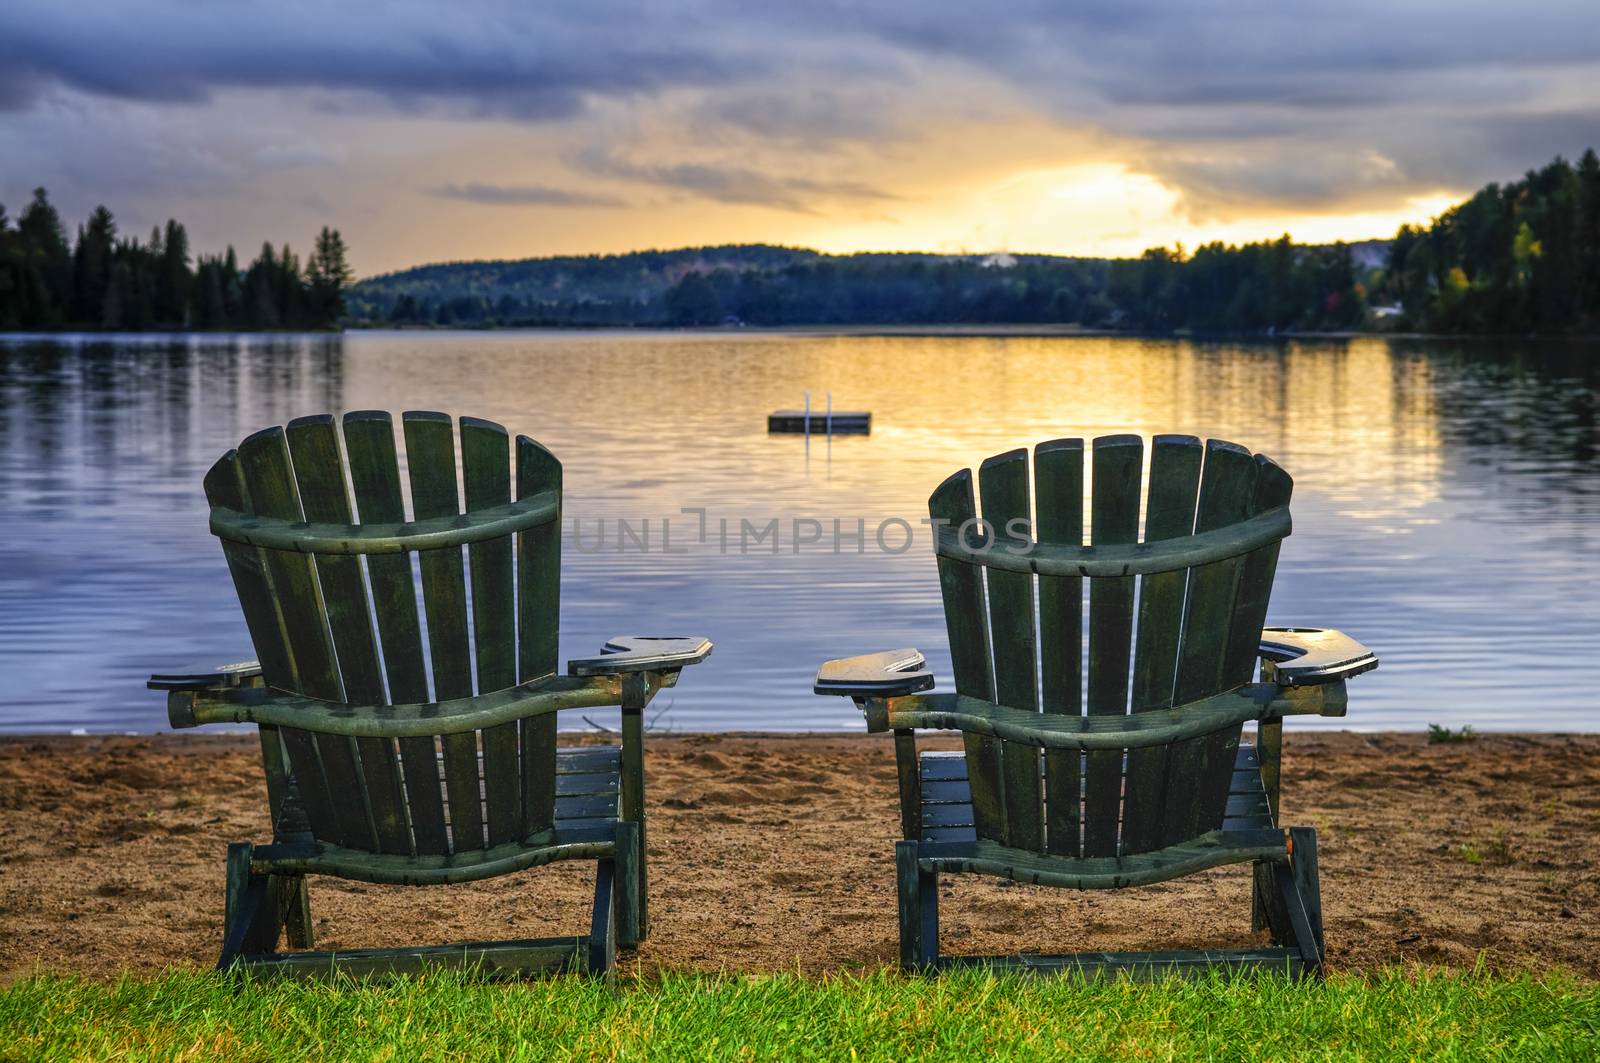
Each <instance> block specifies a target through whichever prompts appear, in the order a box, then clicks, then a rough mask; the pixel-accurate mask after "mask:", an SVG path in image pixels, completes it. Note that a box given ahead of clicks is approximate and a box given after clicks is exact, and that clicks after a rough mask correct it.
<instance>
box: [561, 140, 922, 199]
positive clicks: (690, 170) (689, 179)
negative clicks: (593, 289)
mask: <svg viewBox="0 0 1600 1063" xmlns="http://www.w3.org/2000/svg"><path fill="white" fill-rule="evenodd" d="M577 163H578V165H579V166H581V167H582V168H583V169H585V170H587V171H589V172H590V173H593V174H597V175H600V176H604V177H611V178H617V179H621V180H625V181H636V182H639V183H641V184H648V185H653V186H655V187H658V188H667V189H673V190H675V191H679V192H687V193H689V194H690V195H694V196H699V197H701V198H703V199H711V200H715V201H717V202H719V203H738V204H752V205H756V206H762V207H772V208H774V209H776V210H787V211H794V212H797V213H801V214H815V213H818V211H819V209H820V206H821V204H822V203H823V202H826V201H831V200H890V199H894V198H896V197H894V196H893V195H891V194H889V193H888V192H885V191H882V190H881V189H877V188H874V187H872V186H871V185H869V184H867V183H865V182H863V181H855V180H837V181H830V180H818V179H815V178H809V177H798V176H793V175H776V174H770V173H764V172H762V171H760V170H753V169H749V168H747V167H743V166H720V165H712V164H709V163H697V162H684V163H667V164H659V163H636V162H630V161H628V160H626V159H621V158H618V157H616V156H614V155H610V154H606V153H604V152H601V151H589V152H585V153H583V154H582V155H581V156H579V158H578V159H577Z"/></svg>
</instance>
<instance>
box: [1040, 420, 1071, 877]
mask: <svg viewBox="0 0 1600 1063" xmlns="http://www.w3.org/2000/svg"><path fill="white" fill-rule="evenodd" d="M1033 479H1034V489H1033V496H1034V510H1035V518H1034V522H1035V524H1036V525H1037V527H1036V528H1035V529H1034V537H1035V538H1036V539H1038V541H1039V542H1040V543H1041V544H1043V545H1057V546H1067V547H1078V548H1081V547H1082V546H1083V440H1081V439H1056V440H1051V441H1050V442H1047V443H1040V444H1039V445H1038V446H1037V447H1035V448H1034V451H1033ZM1039 648H1040V654H1039V685H1040V691H1041V694H1042V702H1043V704H1042V705H1041V708H1043V710H1044V711H1045V712H1047V713H1055V714H1057V715H1064V716H1077V715H1079V714H1080V713H1082V712H1083V689H1082V678H1083V579H1082V578H1081V577H1079V576H1048V575H1041V576H1040V577H1039ZM1082 778H1083V757H1082V755H1081V754H1080V753H1079V752H1078V751H1077V750H1055V749H1047V750H1045V751H1044V802H1045V804H1044V818H1045V841H1046V845H1047V846H1048V848H1049V851H1050V852H1052V853H1056V854H1058V855H1062V856H1077V855H1078V851H1079V832H1080V827H1081V824H1080V818H1079V813H1080V811H1081V795H1080V791H1081V788H1082Z"/></svg>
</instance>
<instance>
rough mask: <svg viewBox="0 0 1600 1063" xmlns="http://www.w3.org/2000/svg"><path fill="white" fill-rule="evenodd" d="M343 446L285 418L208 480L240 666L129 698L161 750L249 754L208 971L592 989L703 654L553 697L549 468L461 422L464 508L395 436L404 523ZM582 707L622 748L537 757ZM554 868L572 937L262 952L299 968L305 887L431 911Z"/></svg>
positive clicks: (410, 435) (671, 653)
mask: <svg viewBox="0 0 1600 1063" xmlns="http://www.w3.org/2000/svg"><path fill="white" fill-rule="evenodd" d="M339 427H340V426H339V425H337V424H336V423H335V421H334V419H333V418H331V417H310V418H300V419H299V420H296V421H294V422H291V423H290V424H289V425H288V426H287V429H283V428H277V429H268V430H266V431H264V432H259V433H257V434H256V435H254V436H251V437H250V438H249V439H247V440H245V441H244V443H242V444H241V445H240V447H239V449H238V450H237V451H230V452H229V453H228V454H226V455H224V456H223V458H222V459H221V460H220V461H219V462H218V463H217V464H216V465H215V466H214V467H213V468H212V470H211V472H210V473H209V474H208V475H207V477H206V493H207V497H208V499H209V500H210V502H211V507H212V509H211V528H212V531H213V532H214V533H215V534H216V535H217V536H218V537H219V538H220V539H221V540H222V543H223V550H224V554H225V556H226V557H227V560H228V563H229V568H230V570H231V572H232V574H233V577H234V582H235V585H236V589H237V590H238V593H239V600H240V604H241V606H242V607H243V610H244V614H245V619H246V621H247V624H248V626H249V628H250V632H251V638H252V641H253V642H254V643H255V646H256V650H257V653H258V655H259V659H258V660H256V661H249V662H244V663H242V664H236V665H226V666H222V667H220V668H210V669H198V670H180V671H177V672H167V673H161V674H157V675H154V676H152V677H151V679H150V683H149V686H150V687H152V688H154V689H161V690H165V691H167V693H168V717H169V719H170V721H171V723H172V725H173V726H174V727H177V728H185V727H195V726H200V725H204V724H210V723H249V724H255V725H256V726H257V728H258V731H259V735H260V742H261V758H262V767H263V770H264V772H265V775H266V782H267V792H268V804H269V809H270V813H271V820H272V833H273V841H272V843H271V844H270V845H261V846H256V845H252V844H249V843H238V844H235V845H233V846H231V847H230V849H229V853H228V864H227V867H228V888H227V897H226V907H225V912H226V918H225V930H224V945H223V949H222V954H221V958H220V959H219V961H218V966H219V967H221V968H232V967H248V968H250V969H252V970H257V971H260V972H262V973H264V974H273V975H277V974H320V973H330V972H333V971H345V972H349V973H356V974H371V973H380V972H405V971H412V970H416V969H419V968H421V967H423V966H427V965H440V964H444V965H458V966H459V965H472V966H476V967H479V968H482V969H483V970H484V971H486V972H487V973H492V974H501V975H520V974H528V973H532V972H535V971H541V970H569V969H582V970H589V971H591V972H595V973H604V972H607V971H609V970H610V969H611V965H612V962H613V958H614V956H615V954H616V950H617V949H618V948H632V947H633V946H635V945H636V944H637V943H638V942H639V941H641V940H643V938H644V937H645V936H646V935H647V934H648V932H649V907H648V867H647V858H646V836H645V833H646V824H645V814H644V785H645V780H644V752H643V742H644V722H643V712H644V709H645V707H646V706H647V705H648V704H649V703H650V700H651V698H652V697H654V695H655V693H656V692H657V691H658V690H660V689H662V688H663V687H669V686H672V685H674V684H675V683H676V682H677V680H678V677H679V674H680V673H681V671H682V669H683V668H685V667H688V666H690V665H693V664H697V663H699V662H700V661H703V660H704V659H705V658H706V657H707V656H708V655H709V654H710V652H711V649H712V647H711V643H710V642H709V641H708V640H706V639H703V638H653V637H645V636H624V637H620V638H616V639H612V640H611V641H610V642H608V643H606V645H605V646H604V647H603V648H602V652H601V653H600V654H598V655H595V656H593V657H584V658H578V659H574V660H571V661H569V662H568V665H567V673H568V674H567V675H564V676H563V675H558V674H556V673H555V670H554V666H555V649H556V627H557V617H558V610H559V600H560V598H559V578H560V554H559V547H560V534H559V529H560V524H559V520H560V507H561V467H560V463H559V462H557V461H556V460H555V458H554V457H553V456H552V455H550V453H549V452H548V451H546V450H544V448H542V447H540V446H539V445H538V444H537V443H535V442H533V441H532V440H530V439H528V438H526V437H519V438H518V439H517V440H516V441H515V445H514V446H512V445H511V444H510V441H509V438H508V437H507V435H506V432H505V430H504V429H503V428H501V427H500V426H499V425H496V424H493V423H491V422H487V421H480V420H476V419H473V418H463V419H462V420H461V422H460V451H459V456H460V464H461V468H462V470H463V472H464V474H465V481H466V482H465V497H466V503H465V506H464V507H463V506H461V505H460V504H459V503H458V501H457V497H458V496H457V484H456V456H457V451H456V447H455V431H454V425H453V422H452V420H451V418H449V417H447V416H445V415H443V414H437V413H428V412H420V413H418V412H414V413H407V414H405V415H404V418H403V427H404V433H405V440H406V443H407V450H408V451H409V463H408V464H409V474H410V478H411V496H412V503H413V514H412V516H411V518H410V519H406V517H405V514H404V513H403V512H402V495H401V491H400V479H399V477H400V466H399V464H398V458H397V450H396V447H395V439H394V425H393V422H392V421H391V420H390V418H389V416H388V415H387V414H383V413H376V412H361V413H353V414H348V415H346V416H345V418H344V420H343V425H342V427H343V433H342V435H341V434H340V432H339ZM508 450H509V451H512V452H514V459H515V460H514V469H513V461H512V459H511V457H509V456H508ZM513 473H514V474H513ZM352 502H354V504H355V506H357V507H359V509H360V514H361V517H362V518H363V519H362V522H360V523H358V522H357V521H356V511H355V508H353V507H352ZM412 554H415V555H417V558H418V561H417V564H418V568H419V570H420V573H421V579H420V584H419V585H418V584H416V583H415V581H414V577H413V571H414V570H413V568H412V560H411V559H410V558H409V557H408V556H407V555H412ZM469 560H470V583H469V581H468V565H467V564H466V562H467V561H469ZM418 586H420V590H421V593H420V594H419V593H418ZM469 587H470V590H471V598H470V612H471V620H472V626H471V627H470V628H469V625H468V615H467V614H468V609H469V598H468V593H467V591H468V588H469ZM424 610H425V614H426V618H427V641H426V644H425V643H424V641H423V637H422V628H421V625H420V623H419V617H420V615H421V612H422V611H424ZM380 647H381V650H382V655H381V658H380V655H379V648H380ZM430 676H431V680H430ZM430 691H431V692H432V693H434V694H435V698H434V699H433V700H428V699H427V698H426V697H418V695H426V694H428V693H430ZM596 706H618V707H620V709H621V715H622V734H621V739H622V741H621V746H620V747H615V746H611V747H569V748H559V749H558V747H557V744H556V727H555V723H556V714H557V713H558V712H560V711H562V710H565V709H580V708H591V707H596ZM575 859H592V860H595V861H596V866H597V871H596V882H595V894H594V907H593V914H592V919H591V926H590V932H589V934H587V935H584V936H580V937H571V938H560V939H553V940H537V941H512V942H470V943H462V944H456V945H444V946H428V947H418V948H408V949H373V950H356V951H341V952H307V951H299V952H289V953H281V952H279V951H278V945H279V942H280V940H282V939H284V938H287V942H288V944H289V945H290V947H291V948H293V949H297V950H308V949H310V948H312V943H313V934H312V921H311V915H310V906H309V898H308V893H307V890H306V885H305V881H306V879H305V877H306V875H308V874H322V875H332V876H335V877H340V878H346V879H354V880H359V881H365V882H373V883H385V884H393V885H431V884H442V883H453V882H470V881H475V880H480V879H485V878H491V877H495V876H499V875H505V874H510V873H514V872H517V871H522V870H526V869H528V868H532V867H537V866H540V865H543V864H547V863H551V862H555V861H561V860H575Z"/></svg>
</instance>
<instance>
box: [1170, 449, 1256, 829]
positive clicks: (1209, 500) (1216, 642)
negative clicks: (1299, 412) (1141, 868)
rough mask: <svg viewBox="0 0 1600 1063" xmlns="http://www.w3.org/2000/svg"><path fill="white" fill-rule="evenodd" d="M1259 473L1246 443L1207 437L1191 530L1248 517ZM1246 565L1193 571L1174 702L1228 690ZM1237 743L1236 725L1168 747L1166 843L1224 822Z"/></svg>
mask: <svg viewBox="0 0 1600 1063" xmlns="http://www.w3.org/2000/svg"><path fill="white" fill-rule="evenodd" d="M1256 472H1257V466H1256V463H1255V460H1254V459H1253V458H1252V457H1251V455H1250V452H1249V451H1248V450H1245V449H1244V448H1243V447H1241V446H1238V445H1237V444H1234V443H1228V442H1224V441H1222V440H1218V439H1211V440H1207V441H1206V454H1205V464H1204V467H1203V468H1202V470H1201V474H1200V497H1199V501H1198V503H1197V506H1196V512H1195V525H1194V530H1195V531H1196V532H1207V531H1211V530H1212V529H1214V528H1221V527H1225V526H1227V525H1229V524H1233V523H1235V522H1237V521H1240V520H1244V519H1245V518H1246V517H1248V516H1250V513H1251V508H1250V507H1251V502H1252V499H1253V498H1254V496H1255V481H1256ZM1242 567H1243V558H1238V557H1235V558H1228V559H1227V560H1225V561H1216V562H1212V563H1211V564H1209V565H1201V566H1199V567H1197V568H1195V569H1194V570H1192V571H1191V572H1190V573H1189V596H1188V601H1187V603H1186V605H1185V607H1184V624H1183V640H1182V645H1181V646H1180V647H1179V650H1178V668H1177V675H1176V679H1175V681H1174V686H1173V699H1174V704H1180V705H1181V704H1184V703H1187V702H1190V701H1196V700H1198V699H1200V698H1205V697H1209V696H1211V695H1212V694H1216V693H1219V692H1220V691H1221V690H1223V689H1225V686H1224V683H1223V674H1222V668H1223V657H1224V653H1225V651H1226V649H1227V642H1228V632H1229V627H1230V625H1231V623H1232V621H1233V608H1234V600H1235V597H1236V594H1237V591H1238V586H1239V575H1240V571H1241V569H1242ZM1238 746H1239V729H1238V728H1237V727H1232V728H1224V729H1223V730H1221V731H1218V732H1216V733H1214V734H1211V735H1203V736H1201V737H1199V738H1192V739H1188V740H1187V741H1183V742H1178V743H1175V744H1174V745H1173V746H1172V747H1171V748H1170V749H1169V750H1168V754H1167V784H1166V790H1167V792H1166V797H1165V800H1164V804H1165V809H1164V814H1163V817H1162V819H1163V823H1162V827H1163V835H1162V843H1163V844H1166V845H1173V844H1177V843H1178V842H1181V841H1185V840H1187V839H1189V838H1192V837H1195V836H1196V835H1198V834H1202V833H1204V832H1205V831H1207V830H1210V829H1213V828H1214V827H1215V826H1216V825H1217V823H1219V822H1221V818H1222V807H1223V806H1224V805H1225V804H1226V801H1227V788H1228V776H1229V775H1230V774H1231V773H1232V770H1233V761H1234V756H1235V753H1236V751H1237V750H1238Z"/></svg>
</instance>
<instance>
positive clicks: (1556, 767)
mask: <svg viewBox="0 0 1600 1063" xmlns="http://www.w3.org/2000/svg"><path fill="white" fill-rule="evenodd" d="M1289 730H1290V732H1291V733H1290V734H1289V736H1288V737H1287V739H1286V751H1285V758H1284V759H1285V765H1284V770H1285V776H1284V777H1285V791H1284V821H1285V822H1286V823H1289V824H1303V825H1310V826H1313V827H1315V828H1316V829H1317V831H1318V839H1319V841H1318V844H1319V850H1320V858H1321V864H1322V885H1323V905H1324V908H1325V911H1326V921H1327V941H1328V951H1329V960H1330V964H1331V966H1332V967H1333V968H1335V969H1338V970H1357V971H1359V970H1370V969H1373V968H1375V967H1378V966H1381V965H1385V964H1412V963H1428V964H1443V965H1448V966H1452V967H1469V966H1472V965H1473V964H1475V963H1477V962H1479V959H1480V957H1481V958H1482V961H1483V962H1485V963H1486V964H1488V965H1489V966H1490V967H1492V968H1495V969H1502V970H1505V969H1522V968H1528V969H1533V970H1547V969H1551V968H1557V967H1560V968H1566V969H1568V970H1572V971H1576V972H1578V973H1580V974H1583V975H1585V976H1588V977H1600V865H1597V860H1600V852H1597V850H1596V848H1595V842H1596V841H1600V736H1577V737H1570V736H1559V735H1537V736H1533V735H1529V736H1507V735H1495V736H1485V737H1483V738H1482V739H1480V740H1479V741H1476V742H1472V743H1463V744H1443V745H1429V744H1428V743H1427V741H1426V739H1425V738H1424V737H1422V736H1419V735H1409V734H1408V735H1397V734H1385V735H1360V734H1351V733H1304V732H1302V733H1293V731H1292V721H1291V727H1290V728H1289ZM933 745H935V746H936V747H939V748H950V747H951V745H950V743H949V742H948V741H947V740H946V741H935V742H934V743H933ZM647 770H648V777H649V783H648V788H649V795H648V803H649V815H650V826H651V836H650V860H651V885H652V899H651V904H652V919H653V928H652V936H651V938H650V940H649V941H648V942H646V943H645V945H644V946H643V947H642V948H641V949H640V950H639V951H638V953H637V954H636V955H634V956H631V957H628V958H626V959H625V961H624V965H623V966H624V970H639V971H641V972H644V973H651V972H656V971H660V970H668V969H671V970H685V969H688V970H700V971H717V970H723V969H726V970H734V971H777V970H796V969H798V970H801V971H805V972H822V971H830V970H842V969H860V968H871V967H877V966H879V965H882V964H886V963H890V962H892V961H893V959H894V957H895V954H896V937H895V907H894V866H893V842H894V838H895V836H896V831H897V825H898V820H897V813H896V802H895V783H894V756H893V751H892V746H891V745H890V744H889V742H887V741H885V740H884V739H882V738H880V737H866V736H860V737H858V736H795V737H781V736H737V735H708V736H665V737H655V736H652V738H651V739H650V741H649V743H648V759H647ZM265 802H266V798H265V789H264V787H263V785H262V782H261V777H260V770H259V766H258V764H257V761H256V753H255V745H254V739H253V738H251V737H246V736H226V737H209V736H201V737H195V736H187V735H184V736H174V735H167V736H152V737H91V738H65V737H59V738H58V737H50V738H6V739H0V980H10V979H14V978H16V977H18V976H20V975H23V974H26V973H28V972H30V971H35V970H47V971H58V972H59V971H71V972H81V973H84V974H87V975H91V976H96V977H105V976H112V975H115V974H117V973H118V972H121V971H137V972H155V971H159V970H162V969H164V968H169V967H178V968H203V967H207V966H209V965H210V964H211V963H212V962H214V960H215V958H216V952H217V948H218V946H219V945H220V942H221V933H222V882H223V878H222V864H223V854H224V851H225V848H226V845H227V843H228V842H229V841H237V840H254V841H265V840H268V839H267V823H266V815H265V808H266V803H265ZM592 875H593V865H592V864H588V865H579V864H571V865H566V866H560V867H554V868H542V869H535V870H533V871H531V872H528V873H525V874H522V875H517V876H512V877H509V878H502V879H497V880H494V881H490V882H484V883H475V884H472V885H467V886H446V887H431V888H427V889H417V888H413V889H404V888H396V887H383V886H368V885H363V884H360V883H340V882H337V881H334V880H331V879H322V878H317V879H313V880H312V882H311V903H312V912H313V916H314V918H315V920H316V932H317V935H318V938H319V941H318V944H319V946H321V947H342V948H352V947H363V946H382V945H400V944H426V943H441V942H447V941H457V940H472V939H494V938H509V937H538V936H545V935H554V934H562V933H578V932H582V931H584V930H585V929H586V927H587V918H588V914H587V905H588V901H589V894H590V890H591V888H592V881H593V879H592ZM944 881H945V882H946V883H947V884H948V886H947V888H946V890H945V893H944V901H943V903H942V905H941V907H942V910H943V914H944V934H943V949H944V951H945V952H947V953H963V952H965V953H998V952H1017V951H1052V952H1059V951H1077V950H1101V949H1125V948H1130V949H1131V948H1176V947H1205V946H1227V945H1241V944H1245V943H1247V942H1248V941H1249V940H1250V929H1249V871H1248V867H1236V868H1231V869H1229V868H1223V869H1218V870H1215V871H1212V872H1208V873H1205V874H1202V875H1197V876H1194V877H1191V878H1188V879H1184V880H1181V881H1177V882H1171V883H1166V884H1163V885H1159V886H1152V887H1147V888H1144V889H1138V890H1125V891H1121V892H1118V893H1114V894H1113V893H1070V892H1067V891H1062V890H1049V889H1043V888H1039V887H1032V886H1016V885H1010V884H1001V883H998V882H996V881H995V880H991V879H981V878H977V877H972V876H948V877H946V878H945V880H944Z"/></svg>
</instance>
